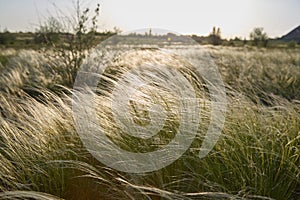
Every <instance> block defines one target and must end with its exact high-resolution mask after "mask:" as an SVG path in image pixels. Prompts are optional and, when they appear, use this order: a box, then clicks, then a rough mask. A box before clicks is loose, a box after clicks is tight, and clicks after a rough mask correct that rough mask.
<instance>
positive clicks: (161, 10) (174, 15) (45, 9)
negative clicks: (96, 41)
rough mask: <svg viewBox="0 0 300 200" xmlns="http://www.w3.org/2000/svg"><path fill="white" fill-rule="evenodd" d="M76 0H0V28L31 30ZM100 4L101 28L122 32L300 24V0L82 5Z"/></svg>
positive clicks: (275, 32) (227, 30)
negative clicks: (147, 29)
mask: <svg viewBox="0 0 300 200" xmlns="http://www.w3.org/2000/svg"><path fill="white" fill-rule="evenodd" d="M74 2H75V0H0V28H1V31H2V30H3V29H4V28H7V29H8V30H10V31H18V30H22V31H33V30H35V28H37V27H38V24H39V21H43V20H44V19H46V18H47V16H50V15H51V16H53V15H54V16H56V15H57V12H56V11H57V9H56V8H55V7H54V6H53V4H56V6H57V7H58V8H59V9H60V10H61V12H62V13H64V14H68V15H70V14H72V12H73V11H74V4H75V3H74ZM97 3H100V5H101V13H100V18H101V20H100V21H99V27H100V28H101V29H112V27H114V26H117V27H119V28H121V29H122V30H124V31H130V30H134V29H141V28H150V27H151V28H163V29H168V30H171V31H174V32H177V33H182V34H198V35H208V34H209V32H210V31H211V29H212V27H213V26H217V27H220V28H221V31H222V36H224V37H227V38H228V37H234V36H241V37H248V35H249V32H250V31H251V30H252V29H253V27H264V29H265V31H266V32H267V33H268V35H269V36H270V37H277V36H282V35H283V34H286V33H287V32H289V31H290V30H292V29H293V28H295V27H297V26H298V25H300V0H184V1H182V0H86V1H83V3H82V7H83V8H84V7H94V6H95V5H96V4H97ZM58 15H59V14H58Z"/></svg>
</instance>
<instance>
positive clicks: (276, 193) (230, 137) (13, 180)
mask: <svg viewBox="0 0 300 200" xmlns="http://www.w3.org/2000/svg"><path fill="white" fill-rule="evenodd" d="M207 48H208V50H207V51H208V52H210V53H211V55H212V57H213V59H214V61H215V62H216V64H217V65H218V67H219V70H220V72H221V75H222V77H223V80H224V81H225V84H226V88H227V101H228V105H227V112H226V122H225V126H224V129H223V131H222V136H221V138H220V139H219V141H218V143H217V144H216V146H215V147H214V149H213V150H212V151H211V152H210V153H209V155H208V156H206V157H205V158H202V159H199V158H198V152H199V148H200V146H201V142H202V137H201V136H203V134H205V131H206V129H207V126H208V123H209V122H210V118H209V114H210V113H209V109H210V107H209V104H208V105H202V106H203V107H202V109H204V113H203V116H202V117H203V119H202V121H201V126H200V128H199V137H198V138H196V139H195V141H194V142H193V144H192V146H191V148H190V149H189V150H188V151H187V152H186V153H185V154H184V155H183V156H182V157H181V158H180V159H178V160H177V161H176V162H174V163H173V164H171V165H169V166H167V167H165V168H163V169H160V170H158V171H155V172H152V173H147V174H127V173H123V172H118V171H116V170H113V169H110V168H108V167H106V166H105V165H103V164H101V163H100V162H98V161H97V160H96V159H94V158H93V156H92V155H90V154H89V152H88V151H87V150H86V149H85V147H84V146H83V144H82V142H81V140H80V139H79V136H78V134H77V132H76V130H75V125H74V120H73V117H72V107H71V105H72V98H71V95H70V94H72V91H68V90H67V89H65V90H64V91H65V94H62V93H61V92H60V94H57V93H55V92H56V91H55V92H53V91H51V89H52V86H53V85H55V84H59V83H60V77H59V76H58V75H57V74H55V72H52V71H51V70H48V69H49V68H51V65H53V64H56V62H59V61H56V62H53V61H49V60H47V58H43V56H42V55H41V54H38V53H37V52H33V51H17V52H13V54H14V56H12V58H10V59H9V60H8V61H5V63H4V67H3V68H1V70H2V72H3V73H1V76H0V83H1V92H0V157H1V159H0V166H1V168H0V191H1V192H2V193H0V198H4V199H12V198H15V199H17V198H19V199H24V198H27V199H31V198H32V199H57V198H64V199H280V200H281V199H287V200H288V199H292V200H297V199H299V198H300V169H299V166H300V145H299V144H300V96H299V94H300V91H299V90H300V56H299V55H300V51H299V50H291V49H280V50H279V49H267V50H266V49H256V48H251V49H247V48H246V47H245V48H229V47H226V48H225V47H218V48H216V47H207ZM6 53H7V54H9V53H10V52H6ZM197 55H198V54H197V50H190V51H189V50H187V56H197ZM24 71H25V72H28V73H27V74H26V73H25V74H24ZM26 88H31V90H30V91H35V93H30V94H28V92H27V93H26V91H28V90H26ZM204 97H205V96H204ZM204 97H203V96H202V98H204ZM205 98H208V97H205ZM168 99H169V102H168V101H166V103H167V104H168V105H170V106H171V105H172V106H175V105H176V103H175V104H174V103H172V99H170V98H168ZM106 100H107V99H106V98H104V97H103V96H99V97H98V101H99V105H102V107H99V114H100V116H103V117H102V118H101V119H102V120H104V121H102V123H103V124H106V125H107V127H106V129H107V130H109V129H111V130H113V131H112V134H115V135H113V136H118V134H116V133H118V131H120V130H118V129H117V128H116V129H115V125H114V124H112V123H110V116H109V115H108V114H107V113H108V112H109V111H107V109H109V108H106V107H104V106H103V105H109V104H107V103H106V102H105V101H106ZM206 100H207V99H206ZM170 109H171V108H170ZM105 117H106V118H105ZM172 120H173V121H172ZM105 122H109V123H105ZM176 123H177V121H176V119H172V118H170V122H169V124H168V127H169V128H170V130H172V129H174V126H175V125H174V124H176ZM173 125H174V126H173ZM175 129H176V127H175ZM166 132H167V131H166ZM164 136H170V135H168V134H166V135H164ZM112 138H113V139H114V137H112ZM162 139H168V138H162ZM115 140H116V142H119V143H120V144H121V145H124V148H126V147H130V148H133V151H137V149H134V147H136V144H137V143H138V144H139V142H140V141H136V140H130V139H128V138H125V140H120V137H119V136H118V137H115ZM164 142H165V141H164ZM140 144H143V145H145V146H144V147H143V148H141V149H138V150H139V151H144V150H145V149H146V150H149V148H150V147H151V141H150V142H149V141H148V142H145V143H140ZM148 146H149V148H147V147H148ZM56 197H57V198H56Z"/></svg>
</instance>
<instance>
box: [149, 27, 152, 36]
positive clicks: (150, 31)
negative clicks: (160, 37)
mask: <svg viewBox="0 0 300 200" xmlns="http://www.w3.org/2000/svg"><path fill="white" fill-rule="evenodd" d="M149 36H152V29H151V28H150V30H149Z"/></svg>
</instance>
